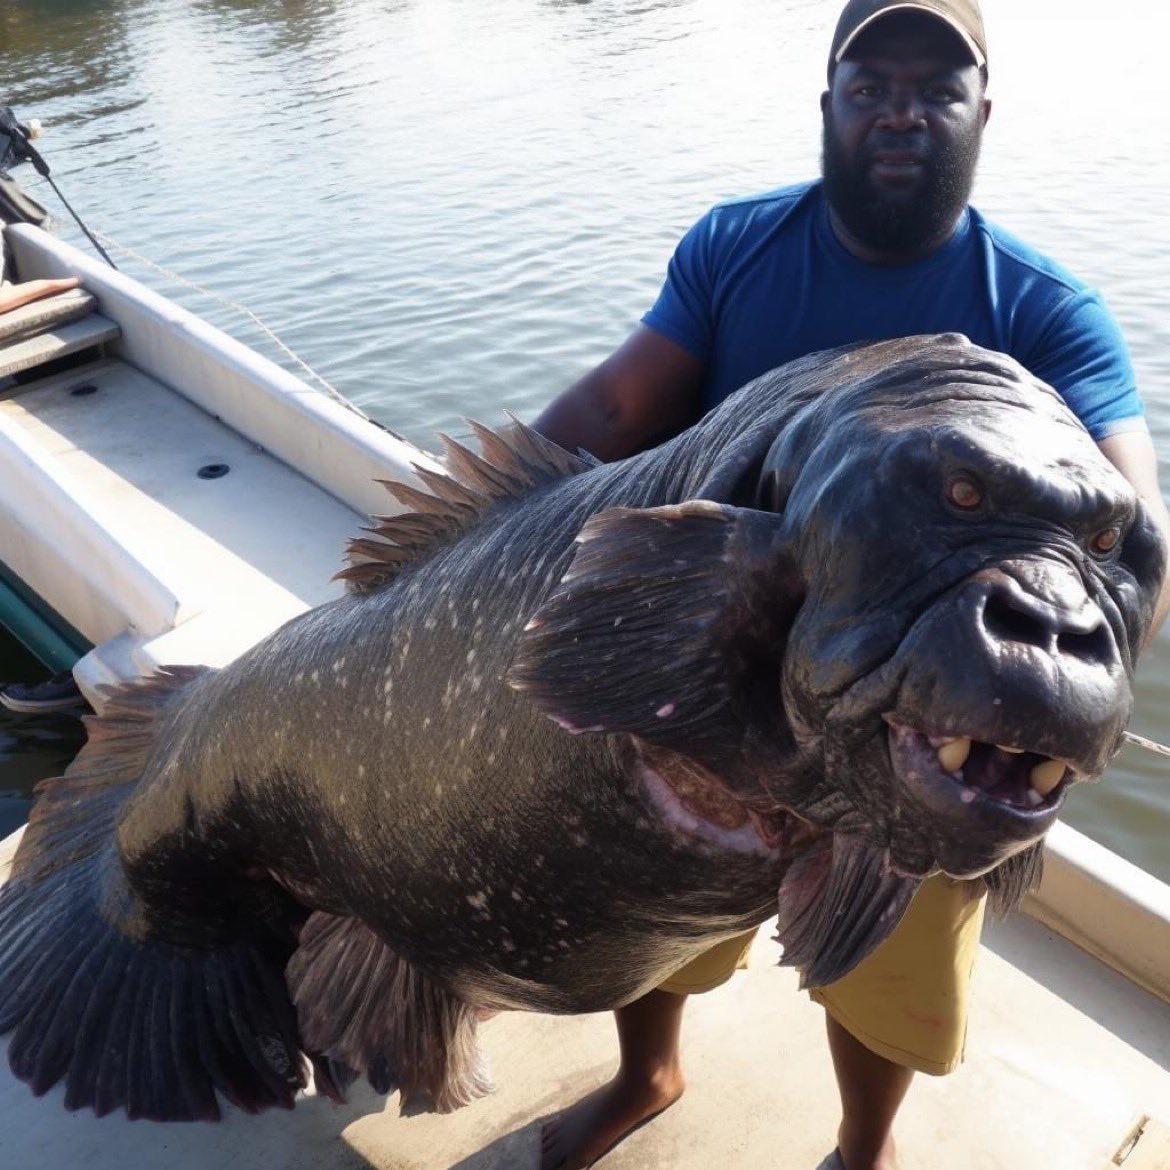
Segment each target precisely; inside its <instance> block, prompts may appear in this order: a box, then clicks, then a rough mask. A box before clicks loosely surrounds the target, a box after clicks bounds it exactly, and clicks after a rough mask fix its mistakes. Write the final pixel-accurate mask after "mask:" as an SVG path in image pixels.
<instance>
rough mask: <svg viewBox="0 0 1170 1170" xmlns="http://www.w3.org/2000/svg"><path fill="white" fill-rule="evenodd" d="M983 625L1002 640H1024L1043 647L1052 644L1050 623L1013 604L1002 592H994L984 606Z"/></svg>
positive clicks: (992, 634) (998, 639)
mask: <svg viewBox="0 0 1170 1170" xmlns="http://www.w3.org/2000/svg"><path fill="white" fill-rule="evenodd" d="M983 627H984V629H986V630H987V632H988V633H989V634H990V635H991V636H992V637H993V638H995V639H996V640H997V641H1000V642H1023V643H1025V644H1026V645H1029V646H1040V647H1042V648H1043V649H1048V648H1050V647H1051V645H1052V629H1051V627H1050V626H1049V625H1048V623H1047V622H1045V621H1043V620H1042V619H1040V618H1039V617H1037V616H1036V615H1035V614H1033V613H1028V612H1026V611H1025V610H1022V609H1020V608H1018V607H1017V606H1015V605H1013V604H1012V603H1011V601H1010V600H1009V599H1008V598H1007V597H1005V596H1004V595H1003V594H1000V593H992V594H991V596H990V597H988V598H987V601H986V603H985V604H984V606H983Z"/></svg>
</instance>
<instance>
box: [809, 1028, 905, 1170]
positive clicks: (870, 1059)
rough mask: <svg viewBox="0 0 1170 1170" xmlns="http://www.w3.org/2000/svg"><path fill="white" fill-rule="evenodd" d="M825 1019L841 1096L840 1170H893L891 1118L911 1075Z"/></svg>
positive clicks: (893, 1152)
mask: <svg viewBox="0 0 1170 1170" xmlns="http://www.w3.org/2000/svg"><path fill="white" fill-rule="evenodd" d="M825 1021H826V1023H827V1025H828V1031H829V1051H830V1052H831V1053H832V1054H833V1071H834V1072H835V1073H836V1074H837V1088H838V1090H839V1091H840V1093H841V1112H842V1121H841V1128H840V1129H839V1130H838V1131H837V1152H838V1154H839V1155H840V1158H841V1161H842V1162H843V1163H844V1165H845V1170H896V1168H897V1164H898V1159H897V1156H896V1153H895V1150H894V1135H893V1127H894V1117H895V1115H896V1114H897V1112H898V1107H899V1106H900V1105H901V1104H902V1101H903V1099H904V1098H905V1096H906V1091H907V1090H908V1089H909V1088H910V1082H911V1080H913V1078H914V1071H913V1069H909V1068H905V1067H904V1066H903V1065H900V1064H894V1062H893V1061H891V1060H886V1059H885V1058H884V1057H882V1056H878V1055H877V1053H875V1052H871V1051H870V1050H869V1049H868V1048H866V1047H865V1045H864V1044H862V1043H861V1041H860V1040H858V1039H857V1038H856V1037H855V1036H853V1035H852V1034H851V1033H849V1032H847V1031H846V1030H845V1029H844V1028H843V1027H842V1026H841V1025H840V1024H839V1023H837V1021H836V1020H834V1019H833V1017H832V1016H831V1015H829V1013H828V1012H826V1013H825Z"/></svg>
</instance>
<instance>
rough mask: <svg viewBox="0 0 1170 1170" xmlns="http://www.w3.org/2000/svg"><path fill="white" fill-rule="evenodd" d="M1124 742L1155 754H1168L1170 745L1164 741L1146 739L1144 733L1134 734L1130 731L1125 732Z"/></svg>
mask: <svg viewBox="0 0 1170 1170" xmlns="http://www.w3.org/2000/svg"><path fill="white" fill-rule="evenodd" d="M1125 741H1126V743H1132V744H1133V745H1134V746H1135V747H1140V748H1145V749H1146V751H1148V752H1153V753H1154V754H1155V755H1157V756H1170V747H1167V746H1166V745H1165V744H1164V743H1156V742H1155V741H1154V740H1152V739H1146V737H1145V736H1144V735H1134V733H1133V732H1132V731H1127V732H1126V733H1125Z"/></svg>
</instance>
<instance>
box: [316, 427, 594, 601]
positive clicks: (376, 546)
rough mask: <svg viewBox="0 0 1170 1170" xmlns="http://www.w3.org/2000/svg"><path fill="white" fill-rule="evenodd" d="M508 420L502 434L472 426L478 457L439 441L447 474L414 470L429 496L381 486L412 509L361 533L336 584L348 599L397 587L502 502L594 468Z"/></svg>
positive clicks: (401, 486) (391, 484) (393, 483)
mask: <svg viewBox="0 0 1170 1170" xmlns="http://www.w3.org/2000/svg"><path fill="white" fill-rule="evenodd" d="M508 419H509V420H510V425H509V426H507V427H504V428H501V429H500V430H498V431H496V430H492V429H491V428H490V427H486V426H484V425H483V424H482V423H478V422H476V421H474V420H473V419H469V420H468V423H469V425H470V426H471V429H472V430H473V431H474V432H475V436H476V438H477V439H478V440H479V444H480V453H479V454H476V453H475V452H474V451H472V450H470V449H469V448H467V447H465V446H464V445H463V444H462V443H458V442H456V441H455V440H454V439H452V438H450V437H449V436H447V435H442V434H441V435H439V438H440V439H441V440H442V442H443V447H444V451H445V455H446V465H447V471H446V472H445V473H442V472H436V471H432V470H431V469H429V468H426V467H420V466H418V465H417V464H416V465H415V466H414V472H415V475H417V476H418V478H419V479H420V480H421V481H422V483H423V485H424V487H425V488H426V489H427V490H425V491H423V490H420V489H419V488H417V487H414V486H412V485H410V484H406V483H401V482H399V481H397V480H381V481H380V482H381V483H383V484H384V485H385V486H386V489H387V490H388V491H389V492H390V494H391V495H392V496H393V497H394V498H395V499H396V500H397V501H398V502H399V503H400V504H402V505H403V507H405V508H406V509H408V510H407V511H406V512H403V513H402V514H401V515H398V516H375V517H374V520H375V523H374V524H373V525H371V526H369V527H367V528H365V529H363V531H365V532H368V533H370V534H371V535H369V536H359V537H355V538H354V539H353V540H351V541H350V542H349V545H348V547H347V549H346V557H347V560H348V561H349V565H348V566H347V567H346V568H344V569H342V570H341V572H339V573H338V574H337V578H338V579H340V580H342V581H345V583H346V585H347V587H348V589H349V591H350V592H351V593H368V592H370V590H372V589H377V588H378V587H379V586H382V585H385V584H386V583H387V582H389V581H391V580H393V578H394V577H395V576H397V574H398V572H399V570H400V569H402V567H403V566H404V565H406V564H409V563H411V562H413V561H417V560H419V559H421V558H422V557H424V556H425V555H426V554H427V553H428V552H429V551H430V550H431V549H432V548H434V547H436V546H437V545H438V544H440V543H441V542H445V541H447V540H450V539H451V538H453V537H455V536H457V535H459V534H460V533H462V532H466V531H468V530H469V529H471V528H472V527H474V525H475V524H477V523H478V522H479V520H480V518H481V517H482V516H483V514H484V513H485V512H486V511H487V510H488V509H489V508H490V507H491V506H492V505H493V504H495V503H496V502H498V501H499V500H506V499H515V498H516V497H518V496H522V495H524V494H525V493H526V492H529V491H531V490H532V489H533V488H535V487H539V486H541V485H542V484H548V483H554V482H555V481H556V480H559V479H564V478H566V477H567V476H570V475H576V474H578V473H579V472H582V471H587V470H589V468H590V467H591V466H595V464H591V463H589V462H587V461H586V460H585V459H582V458H580V457H579V456H577V455H573V454H571V453H570V452H568V451H566V450H564V449H563V448H561V447H558V446H557V445H556V444H555V443H553V442H551V441H550V440H549V439H546V438H545V437H544V436H543V435H541V434H539V433H538V432H537V431H534V430H533V429H532V428H531V427H529V426H526V425H525V424H524V423H522V422H521V421H520V420H519V419H518V418H516V416H515V415H513V414H511V413H510V412H508Z"/></svg>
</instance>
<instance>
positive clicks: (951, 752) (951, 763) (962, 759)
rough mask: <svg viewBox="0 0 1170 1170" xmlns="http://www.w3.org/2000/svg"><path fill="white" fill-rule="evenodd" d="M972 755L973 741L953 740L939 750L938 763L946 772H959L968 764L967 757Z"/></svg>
mask: <svg viewBox="0 0 1170 1170" xmlns="http://www.w3.org/2000/svg"><path fill="white" fill-rule="evenodd" d="M970 754H971V741H970V740H969V739H952V740H951V742H950V743H947V744H943V746H942V747H940V748H939V749H938V762H939V763H940V764H941V765H942V767H943V771H944V772H957V771H958V770H959V769H960V768H961V767H962V766H963V765H964V764H965V763H966V762H967V757H968V756H969V755H970Z"/></svg>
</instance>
